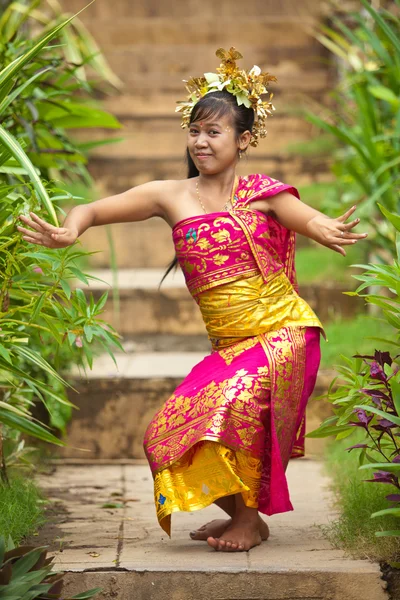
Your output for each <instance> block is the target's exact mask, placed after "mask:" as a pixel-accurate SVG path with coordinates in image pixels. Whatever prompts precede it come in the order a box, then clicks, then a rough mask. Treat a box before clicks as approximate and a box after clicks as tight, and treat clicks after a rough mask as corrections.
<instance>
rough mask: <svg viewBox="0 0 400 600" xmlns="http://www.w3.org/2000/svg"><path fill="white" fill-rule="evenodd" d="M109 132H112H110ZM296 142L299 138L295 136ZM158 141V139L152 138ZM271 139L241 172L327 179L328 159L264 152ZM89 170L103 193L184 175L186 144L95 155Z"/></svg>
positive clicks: (290, 179) (300, 181)
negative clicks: (172, 154) (162, 152)
mask: <svg viewBox="0 0 400 600" xmlns="http://www.w3.org/2000/svg"><path fill="white" fill-rule="evenodd" d="M107 135H109V134H107ZM292 142H293V143H295V142H296V139H295V138H293V139H292ZM148 143H149V144H153V145H156V144H157V140H156V138H154V140H153V141H151V142H150V141H149V142H148ZM267 144H268V139H265V140H261V142H260V147H259V148H257V149H255V150H251V151H250V155H249V157H247V158H245V159H244V160H242V161H241V164H239V166H238V168H237V173H238V175H247V174H249V173H266V174H268V175H270V176H271V177H274V178H275V179H279V180H280V181H284V182H285V183H288V184H290V183H291V184H293V185H295V186H301V185H308V184H310V183H315V182H319V181H326V178H327V172H328V160H327V159H326V158H325V157H324V156H322V157H318V156H317V157H302V156H300V155H297V154H288V153H286V152H281V153H280V154H278V153H276V154H274V156H266V154H265V153H264V152H263V148H264V145H267ZM89 171H90V173H91V175H92V177H93V179H94V180H95V181H96V187H98V188H100V189H101V190H102V192H101V196H102V197H104V196H107V195H112V194H117V193H120V192H124V191H125V190H127V189H129V188H131V187H134V186H136V185H140V184H141V183H146V182H147V181H153V180H165V179H185V178H186V177H187V167H186V162H185V145H182V146H181V157H180V158H179V157H178V158H176V159H171V158H169V157H162V158H160V159H156V158H154V157H149V158H148V159H146V160H144V159H139V158H136V157H134V158H127V159H125V158H118V159H112V158H108V157H100V156H93V157H92V158H91V159H90V162H89Z"/></svg>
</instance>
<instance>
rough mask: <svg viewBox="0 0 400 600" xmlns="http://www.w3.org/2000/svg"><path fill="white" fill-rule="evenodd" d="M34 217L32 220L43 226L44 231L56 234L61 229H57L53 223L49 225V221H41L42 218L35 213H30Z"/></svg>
mask: <svg viewBox="0 0 400 600" xmlns="http://www.w3.org/2000/svg"><path fill="white" fill-rule="evenodd" d="M29 214H30V215H31V217H32V219H33V220H34V221H36V223H39V225H41V226H42V227H43V229H45V230H46V231H50V232H52V233H53V232H56V231H57V230H58V229H60V228H59V227H55V226H54V225H51V223H47V221H44V220H43V219H41V218H40V217H38V216H37V215H35V213H34V212H30V213H29Z"/></svg>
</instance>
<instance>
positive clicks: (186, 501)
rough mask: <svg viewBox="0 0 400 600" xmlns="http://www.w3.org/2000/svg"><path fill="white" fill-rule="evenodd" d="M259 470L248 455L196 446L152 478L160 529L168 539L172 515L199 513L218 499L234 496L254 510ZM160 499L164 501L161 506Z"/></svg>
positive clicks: (212, 444) (205, 443)
mask: <svg viewBox="0 0 400 600" xmlns="http://www.w3.org/2000/svg"><path fill="white" fill-rule="evenodd" d="M261 469H262V463H261V460H260V459H259V458H256V457H254V456H251V454H249V453H248V452H245V451H243V450H235V451H233V450H231V449H230V448H227V447H226V446H223V445H222V444H219V443H217V442H210V441H201V442H198V443H197V444H196V445H195V446H193V447H192V448H190V449H189V450H188V451H187V452H186V453H185V454H184V456H183V457H182V458H181V459H180V460H178V461H176V462H175V463H174V464H173V465H171V466H170V467H168V468H166V469H163V470H162V471H160V472H159V473H157V474H156V476H155V479H154V497H155V504H156V507H157V518H158V520H159V523H160V525H161V527H162V528H163V529H164V531H165V532H166V533H167V534H168V535H169V536H170V535H171V514H172V513H173V512H177V511H193V510H199V509H200V508H205V507H206V506H209V505H210V504H212V503H213V502H214V501H215V500H217V499H218V498H221V497H223V496H231V495H233V494H238V493H241V494H242V497H243V501H244V503H245V504H246V506H250V507H251V508H257V507H258V493H259V489H260V479H261ZM160 498H161V500H163V499H164V498H165V501H164V503H163V504H162V503H160V501H159V499H160ZM167 498H168V500H167Z"/></svg>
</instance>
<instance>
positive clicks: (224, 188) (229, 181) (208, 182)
mask: <svg viewBox="0 0 400 600" xmlns="http://www.w3.org/2000/svg"><path fill="white" fill-rule="evenodd" d="M235 175H236V166H235V165H233V166H232V167H229V168H228V169H226V170H225V171H222V172H221V173H216V174H214V175H207V174H205V173H200V174H199V185H200V187H201V188H202V189H203V190H204V193H205V194H206V195H207V196H210V197H219V196H223V197H224V198H225V197H227V198H228V197H229V196H230V193H231V190H232V185H233V182H234V179H235Z"/></svg>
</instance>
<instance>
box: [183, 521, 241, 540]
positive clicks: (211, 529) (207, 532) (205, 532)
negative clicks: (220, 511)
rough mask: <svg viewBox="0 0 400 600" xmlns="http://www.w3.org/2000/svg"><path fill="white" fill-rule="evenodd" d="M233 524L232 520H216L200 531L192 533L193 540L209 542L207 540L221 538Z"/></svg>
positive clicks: (203, 526)
mask: <svg viewBox="0 0 400 600" xmlns="http://www.w3.org/2000/svg"><path fill="white" fill-rule="evenodd" d="M231 523H232V519H214V520H213V521H210V522H209V523H206V524H205V525H202V527H199V529H196V530H195V531H191V532H190V534H189V535H190V537H191V538H192V540H200V541H204V542H206V541H207V538H209V537H210V536H211V537H217V538H219V537H220V536H221V535H222V534H223V533H224V531H225V529H226V528H227V527H229V525H230V524H231Z"/></svg>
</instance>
